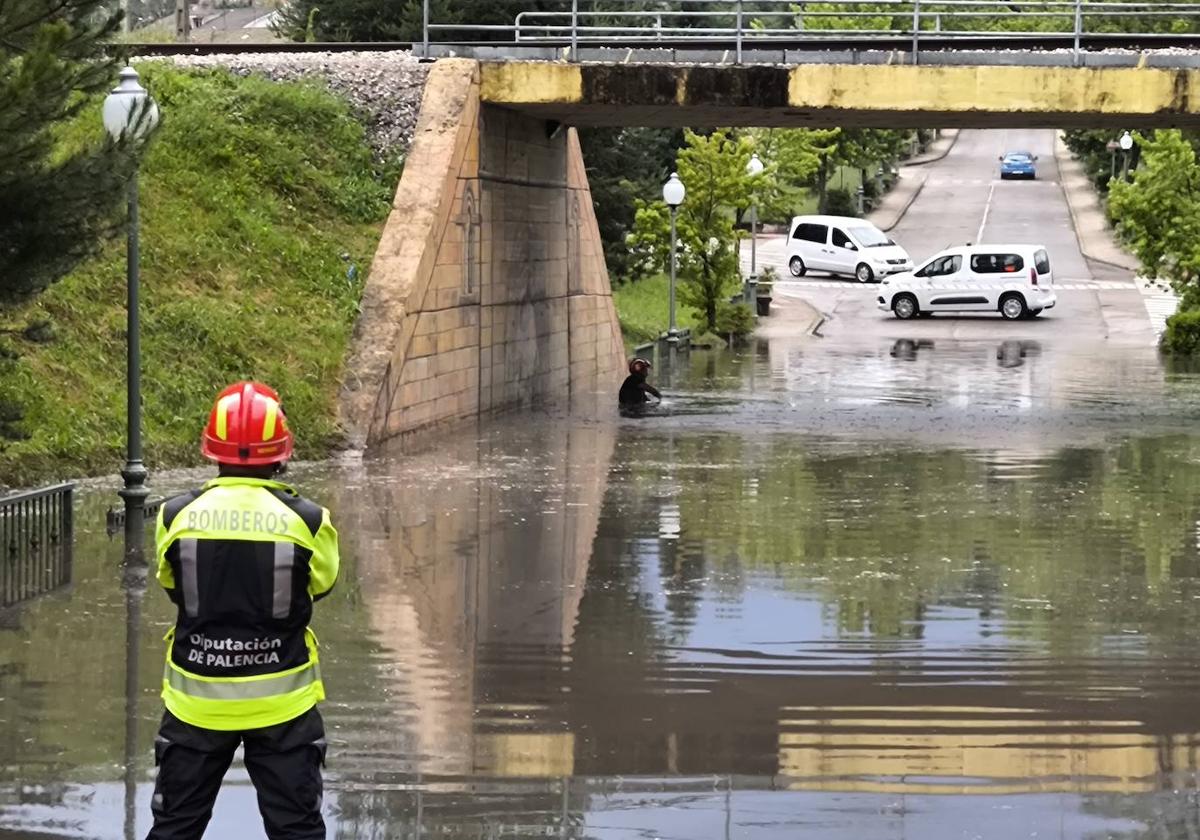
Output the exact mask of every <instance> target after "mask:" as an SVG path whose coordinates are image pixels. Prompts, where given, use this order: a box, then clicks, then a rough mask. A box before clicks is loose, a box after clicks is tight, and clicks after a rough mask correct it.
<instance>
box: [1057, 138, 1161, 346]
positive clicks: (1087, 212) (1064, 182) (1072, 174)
mask: <svg viewBox="0 0 1200 840" xmlns="http://www.w3.org/2000/svg"><path fill="white" fill-rule="evenodd" d="M1054 159H1055V161H1056V162H1057V163H1058V179H1059V185H1060V186H1061V187H1062V191H1063V195H1064V196H1065V197H1066V200H1067V209H1068V210H1070V212H1071V223H1072V224H1073V225H1074V227H1075V237H1076V238H1077V239H1078V240H1079V250H1080V252H1081V253H1082V254H1083V255H1084V257H1086V258H1087V259H1089V260H1093V261H1095V262H1099V263H1104V264H1106V265H1110V266H1114V267H1116V268H1122V269H1125V270H1126V271H1132V272H1134V280H1135V282H1136V283H1137V288H1138V291H1139V292H1141V293H1142V303H1144V304H1145V306H1146V314H1147V315H1148V316H1149V318H1150V326H1151V327H1152V328H1153V329H1154V335H1155V338H1156V339H1157V338H1160V337H1161V336H1162V334H1163V331H1164V330H1166V328H1167V318H1169V317H1171V316H1172V315H1174V314H1175V310H1176V309H1177V308H1178V307H1179V297H1178V296H1177V295H1176V294H1175V292H1174V291H1172V289H1171V287H1170V286H1169V285H1168V284H1167V283H1165V282H1163V281H1159V280H1156V279H1154V278H1150V277H1143V276H1142V275H1141V273H1140V271H1141V267H1142V266H1141V263H1140V262H1138V260H1137V258H1136V257H1134V256H1133V255H1132V254H1130V253H1129V252H1127V251H1126V250H1125V249H1124V248H1122V247H1121V245H1120V243H1119V242H1118V241H1117V238H1116V234H1115V232H1114V231H1113V229H1112V227H1110V226H1109V224H1108V218H1107V217H1106V216H1105V214H1104V206H1103V205H1102V204H1101V203H1100V194H1099V193H1098V192H1096V188H1095V187H1094V186H1092V182H1091V180H1090V179H1089V178H1088V176H1087V173H1086V172H1084V169H1083V164H1081V163H1080V162H1079V161H1077V160H1075V158H1073V157H1072V156H1071V150H1070V149H1068V148H1067V144H1066V143H1065V142H1064V140H1063V135H1062V134H1061V133H1059V134H1056V135H1055V138H1054Z"/></svg>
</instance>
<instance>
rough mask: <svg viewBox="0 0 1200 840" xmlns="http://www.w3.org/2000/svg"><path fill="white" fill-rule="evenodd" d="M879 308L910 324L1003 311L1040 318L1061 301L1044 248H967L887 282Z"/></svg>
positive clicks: (1008, 315) (951, 250)
mask: <svg viewBox="0 0 1200 840" xmlns="http://www.w3.org/2000/svg"><path fill="white" fill-rule="evenodd" d="M879 291H880V294H879V297H878V303H879V308H880V309H882V310H883V311H885V312H892V313H893V314H895V316H896V317H897V318H901V319H903V320H908V319H909V318H916V317H917V316H923V317H929V316H930V315H933V314H935V313H937V312H999V313H1000V314H1001V315H1002V316H1003V317H1004V318H1007V319H1008V320H1010V321H1015V320H1017V319H1019V318H1036V317H1037V316H1038V315H1040V314H1042V312H1043V310H1046V309H1053V308H1054V306H1055V305H1056V304H1057V303H1058V296H1057V295H1055V294H1054V274H1053V272H1051V270H1050V255H1049V253H1047V251H1046V247H1045V246H1044V245H996V244H992V243H988V244H986V245H963V246H959V247H956V248H947V249H946V250H944V251H940V252H938V253H937V254H934V255H933V256H932V257H930V258H929V259H928V260H926V261H925V263H924V264H923V265H922V266H921V267H920V268H918V269H917V270H916V271H915V272H913V273H911V274H902V275H900V276H899V277H892V278H890V279H888V280H885V281H884V283H883V286H882V287H881V288H880V290H879Z"/></svg>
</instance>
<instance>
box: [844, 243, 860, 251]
mask: <svg viewBox="0 0 1200 840" xmlns="http://www.w3.org/2000/svg"><path fill="white" fill-rule="evenodd" d="M842 247H843V248H845V249H846V250H847V251H857V250H858V246H857V245H855V244H854V243H853V242H847V243H846V244H845V245H843V246H842Z"/></svg>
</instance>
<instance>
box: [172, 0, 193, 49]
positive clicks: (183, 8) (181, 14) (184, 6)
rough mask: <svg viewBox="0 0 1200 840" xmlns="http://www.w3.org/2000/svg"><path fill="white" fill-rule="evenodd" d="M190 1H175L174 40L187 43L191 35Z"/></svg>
mask: <svg viewBox="0 0 1200 840" xmlns="http://www.w3.org/2000/svg"><path fill="white" fill-rule="evenodd" d="M191 5H192V4H191V0H175V40H176V41H187V40H189V39H190V36H191V34H192V9H191Z"/></svg>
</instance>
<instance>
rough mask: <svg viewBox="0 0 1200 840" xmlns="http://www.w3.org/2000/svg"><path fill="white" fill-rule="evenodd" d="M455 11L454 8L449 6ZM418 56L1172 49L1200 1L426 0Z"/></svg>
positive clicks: (1193, 29) (739, 56) (1192, 28)
mask: <svg viewBox="0 0 1200 840" xmlns="http://www.w3.org/2000/svg"><path fill="white" fill-rule="evenodd" d="M451 5H452V6H455V7H456V8H457V7H458V6H457V4H451ZM423 27H424V29H423V37H424V43H423V48H424V51H425V54H427V55H428V54H430V52H429V51H430V47H431V46H436V45H458V46H463V45H470V44H475V45H489V44H490V45H493V46H495V45H498V44H501V43H503V44H509V45H512V46H526V47H528V46H537V45H541V46H552V47H561V48H564V49H565V50H568V51H567V52H566V53H565V57H566V58H568V59H570V60H579V57H580V50H581V49H584V48H588V47H597V46H603V47H629V48H633V47H643V48H654V47H668V46H669V47H675V48H679V47H685V46H688V45H693V46H696V47H702V48H713V47H725V48H728V49H729V50H730V52H731V55H730V59H731V60H734V61H737V62H741V61H742V60H743V59H744V58H745V54H746V52H748V51H752V50H755V49H775V48H778V47H779V45H781V44H787V45H796V46H800V45H809V46H812V47H817V48H819V47H821V46H822V45H829V44H831V43H834V42H843V41H846V40H847V39H852V40H854V41H855V42H856V43H862V44H863V45H864V46H867V47H869V46H870V44H872V43H875V44H877V45H878V47H879V48H880V49H896V48H901V49H906V50H908V51H909V52H910V55H911V60H912V61H914V62H916V61H917V57H918V56H919V55H920V52H921V49H922V42H923V41H924V42H925V43H926V45H929V44H932V43H934V42H936V43H937V44H938V45H939V46H942V47H943V48H944V46H945V45H947V44H949V45H951V47H953V45H955V44H957V45H959V46H961V47H963V48H969V47H971V46H972V45H977V44H980V43H986V44H988V45H989V46H993V47H994V46H1000V47H1003V46H1005V45H1009V46H1011V47H1012V48H1016V49H1021V48H1023V47H1025V46H1030V45H1032V46H1035V47H1038V46H1041V47H1044V46H1047V45H1049V46H1060V47H1069V48H1071V49H1072V50H1073V51H1074V53H1075V54H1076V55H1078V54H1079V53H1080V51H1081V50H1083V49H1085V48H1087V47H1093V48H1095V47H1103V46H1105V45H1122V44H1126V43H1130V42H1131V41H1132V40H1136V41H1137V42H1138V43H1141V44H1145V43H1150V44H1155V43H1161V44H1162V45H1163V46H1168V45H1171V44H1174V43H1177V42H1179V41H1180V39H1182V38H1185V37H1186V36H1188V35H1193V34H1196V33H1200V4H1196V3H1169V2H1168V3H1157V2H1142V3H1137V2H1115V1H1114V2H1097V0H1038V1H1037V2H1032V0H1013V2H1004V3H998V2H994V1H993V0H941V1H940V2H928V0H837V2H828V3H826V2H821V3H812V2H806V1H805V0H541V2H538V3H536V4H535V3H532V2H531V0H513V2H512V8H511V17H509V16H508V15H503V14H502V15H501V16H500V17H494V18H491V19H489V20H487V21H478V20H473V19H472V16H471V13H470V11H466V12H462V11H459V12H457V13H456V15H455V17H454V18H453V19H450V18H448V17H444V16H442V17H439V16H438V15H436V14H432V12H431V3H430V0H426V1H425V9H424V21H423Z"/></svg>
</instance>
